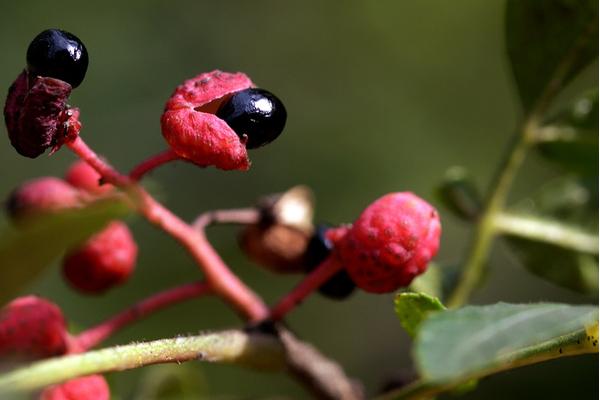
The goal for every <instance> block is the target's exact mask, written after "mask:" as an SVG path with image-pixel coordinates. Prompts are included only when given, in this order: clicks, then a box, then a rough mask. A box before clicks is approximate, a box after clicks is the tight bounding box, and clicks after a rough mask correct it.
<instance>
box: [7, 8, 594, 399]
mask: <svg viewBox="0 0 600 400" xmlns="http://www.w3.org/2000/svg"><path fill="white" fill-rule="evenodd" d="M503 7H504V2H503V1H500V0H487V1H475V0H470V1H467V0H463V1H453V2H450V1H444V0H435V1H434V0H429V1H417V0H413V1H394V0H382V1H368V2H367V1H347V2H333V1H328V2H323V1H317V0H311V1H303V2H280V1H275V0H272V1H252V2H250V1H241V0H238V1H222V2H207V1H156V0H151V1H149V0H145V1H141V0H130V1H119V2H116V1H103V2H81V1H56V2H47V1H19V2H16V1H15V2H8V1H3V2H2V3H1V4H0V49H1V50H2V62H1V63H0V87H2V88H8V87H9V85H10V84H11V82H12V81H13V80H14V78H15V77H16V76H17V74H18V73H19V72H20V70H21V69H22V68H23V66H24V62H25V50H26V48H27V45H28V44H29V41H30V40H31V39H32V38H33V37H34V36H35V35H36V34H37V33H39V32H40V31H42V30H43V29H46V28H50V27H57V28H61V29H65V30H68V31H71V32H73V33H75V34H76V35H78V36H79V37H80V38H81V39H82V40H83V41H84V43H85V44H86V46H87V48H88V51H89V54H90V67H89V70H88V74H87V77H86V80H85V82H84V83H83V85H82V86H81V87H80V88H79V89H77V90H76V91H75V93H74V94H73V96H72V98H71V103H72V104H74V105H77V106H78V107H80V108H81V110H82V121H83V123H84V130H83V131H82V136H83V137H84V138H85V140H86V141H87V142H88V143H89V144H90V145H91V146H92V147H93V148H94V149H95V150H97V151H98V152H99V153H101V154H103V155H105V156H106V157H107V158H109V160H110V161H111V162H112V163H113V164H114V165H115V166H117V167H119V168H121V169H123V170H127V169H129V168H131V167H132V166H133V165H134V164H136V163H137V162H138V161H140V160H141V159H143V158H145V157H146V156H148V155H150V154H152V153H156V152H158V151H160V150H162V149H163V148H164V147H165V144H164V141H163V138H162V136H161V134H160V130H159V123H158V121H159V117H160V113H161V111H162V107H163V104H164V102H165V100H166V99H167V98H168V96H169V95H170V94H171V92H172V90H173V89H174V88H175V86H176V85H178V84H179V83H180V82H182V81H183V80H184V79H187V78H189V77H192V76H194V75H196V74H198V73H200V72H203V71H208V70H212V69H216V68H218V69H222V70H225V71H244V72H246V73H247V74H248V75H250V77H252V79H253V80H254V82H255V83H257V84H258V85H259V86H262V87H264V88H266V89H268V90H270V91H272V92H274V93H276V94H277V95H278V96H279V97H280V98H281V99H282V100H283V101H284V103H285V105H286V107H287V110H288V124H287V128H286V131H285V133H284V134H283V135H282V136H281V137H280V138H279V140H277V141H276V142H274V143H273V144H272V145H270V146H268V147H265V148H263V149H259V150H256V151H253V152H252V153H251V158H252V161H253V167H252V169H251V170H250V171H249V172H246V173H240V172H222V171H218V170H215V169H200V168H196V167H194V166H192V165H187V164H184V163H178V164H172V165H168V166H166V167H164V168H162V169H160V170H158V171H156V172H155V173H153V175H152V178H151V180H150V181H149V182H148V187H149V188H151V190H153V191H154V192H155V193H157V195H158V196H159V198H161V199H162V200H163V201H165V202H166V203H167V204H168V206H169V207H171V208H172V209H173V210H174V211H175V212H176V213H177V214H179V215H181V216H182V217H184V218H186V219H192V218H194V216H195V215H196V214H198V213H199V212H202V211H204V210H209V209H214V208H228V207H240V206H246V205H248V204H250V203H252V202H253V201H254V199H256V198H257V197H259V196H261V195H263V194H266V193H272V192H278V191H283V190H285V189H287V188H289V187H291V186H293V185H296V184H299V183H302V184H307V185H309V186H310V187H312V188H313V189H314V191H315V193H316V196H317V206H318V207H317V211H316V214H317V219H318V220H319V221H327V222H332V223H341V222H348V221H351V220H353V219H354V218H355V217H356V216H357V215H358V214H359V212H360V211H361V210H362V209H363V208H364V207H365V206H366V205H367V204H369V203H370V202H371V201H372V200H374V199H375V198H377V197H379V196H380V195H382V194H384V193H387V192H392V191H405V190H409V191H413V192H415V193H417V194H419V195H420V196H422V197H424V198H426V199H428V200H430V201H432V202H434V204H436V205H439V204H437V203H436V200H435V198H434V196H433V188H434V186H435V184H436V183H437V182H438V181H439V180H440V179H441V177H442V176H443V173H444V171H445V170H446V169H447V167H449V166H451V165H457V164H458V165H463V166H465V167H467V168H468V169H469V170H470V171H471V172H472V173H473V176H474V178H475V181H476V182H477V183H478V184H479V185H480V186H481V187H482V188H485V185H486V183H487V182H488V181H489V179H490V177H491V175H492V173H493V170H494V168H495V166H496V165H497V163H498V162H499V160H500V159H501V156H502V149H503V148H504V147H505V146H506V145H507V144H508V141H509V137H510V135H511V133H512V132H513V130H514V129H515V127H516V124H517V122H518V119H519V116H520V109H519V104H518V101H517V99H516V95H515V92H514V89H513V82H512V78H511V74H510V68H509V66H508V63H507V59H506V57H505V54H504V39H503V35H504V33H503ZM592 85H597V64H596V65H594V66H592V68H589V69H588V70H586V71H585V72H584V74H583V76H582V77H580V78H579V79H577V80H576V81H575V82H574V83H573V84H572V85H571V87H570V88H569V89H568V90H567V94H566V95H565V96H564V97H565V98H568V97H569V94H573V93H576V92H577V91H578V89H581V88H585V87H589V86H592ZM2 130H5V129H4V127H3V128H2ZM3 135H4V139H3V141H1V142H0V196H1V197H3V198H5V197H6V195H7V194H8V193H9V192H10V190H11V189H12V188H14V187H15V186H17V185H18V184H19V183H20V182H22V181H24V180H26V179H29V178H32V177H35V176H40V175H58V176H61V175H62V174H63V173H64V171H65V169H66V168H67V166H68V165H69V164H70V163H71V162H72V161H73V160H74V157H73V156H72V155H71V154H70V153H69V152H68V151H66V150H63V151H60V152H59V153H57V154H56V155H54V156H52V157H46V156H41V157H40V158H39V159H36V160H35V161H32V160H29V159H25V158H22V157H20V156H18V155H17V153H16V152H15V151H14V150H13V149H12V147H11V146H10V144H9V142H8V139H7V137H6V134H5V133H3ZM524 171H525V173H524V174H523V175H522V176H521V177H520V178H519V180H518V181H517V184H516V187H515V193H516V194H517V195H519V194H525V193H527V191H528V190H531V189H533V188H535V187H536V186H537V185H539V182H541V180H542V179H545V178H548V177H551V176H554V175H557V174H558V171H557V170H555V169H553V168H552V166H550V165H548V164H547V163H545V162H543V161H542V160H540V159H538V158H537V157H536V156H535V155H532V156H531V157H529V159H528V161H527V163H526V165H525V167H524ZM440 211H441V214H442V220H443V228H444V235H443V241H442V247H441V251H440V254H439V256H438V258H437V259H438V261H439V262H440V263H442V264H452V263H457V262H459V261H460V259H461V257H462V255H463V254H464V252H465V247H466V244H467V241H468V238H469V234H470V228H469V226H467V225H465V224H464V223H462V222H460V221H458V220H456V219H455V218H453V217H452V216H450V215H449V214H448V213H446V212H445V210H444V209H443V208H440ZM2 218H3V217H2ZM130 222H131V226H132V229H133V230H134V233H135V236H136V238H137V240H138V242H139V246H140V257H139V262H138V267H137V271H136V274H135V275H134V277H133V278H132V279H131V280H130V282H128V283H127V284H126V285H125V286H123V287H121V288H119V289H116V290H113V291H112V292H110V293H109V294H108V295H106V296H104V297H83V296H80V295H78V294H76V293H74V292H73V291H71V290H69V288H67V287H66V285H65V284H64V283H63V282H62V281H61V278H60V273H59V268H58V263H57V265H53V266H52V267H49V268H48V269H47V271H46V272H45V273H44V275H43V276H41V277H40V278H39V280H37V281H36V282H35V283H34V284H33V285H32V286H31V287H30V288H28V289H27V292H32V293H37V294H40V295H42V296H45V297H48V298H50V299H52V300H54V301H56V302H57V303H58V304H59V305H60V306H61V307H62V308H63V309H64V310H65V313H66V314H67V315H68V317H69V319H70V321H72V323H73V325H74V326H75V327H86V326H89V325H90V324H94V323H96V322H99V321H101V320H102V319H104V318H105V317H107V316H109V315H111V314H113V313H114V312H116V311H118V310H119V309H121V308H122V307H124V306H126V305H129V304H131V303H132V302H134V301H135V300H137V299H139V298H141V297H144V296H146V295H148V294H150V293H152V292H153V291H156V290H160V289H162V288H165V287H168V286H171V285H175V284H178V283H182V282H186V281H190V280H195V279H198V277H199V274H198V271H197V268H196V267H195V266H194V265H193V263H192V262H191V260H190V259H189V258H188V256H187V254H185V252H184V251H183V250H182V249H181V248H179V247H178V246H177V245H176V244H175V243H174V242H173V241H172V240H171V239H169V238H167V237H166V236H165V235H164V234H163V233H162V232H159V231H157V230H156V229H154V228H153V227H151V226H149V225H148V224H147V223H146V222H145V221H143V220H141V219H139V218H138V219H132V220H131V221H130ZM5 223H6V222H5V221H4V220H3V221H2V224H5ZM235 234H236V231H235V229H233V228H214V229H212V230H211V231H210V237H211V240H212V241H213V243H214V245H215V246H216V247H217V249H218V250H219V251H220V252H221V254H222V255H223V257H224V258H225V260H226V261H227V262H228V263H229V264H230V265H231V266H232V268H233V269H234V270H235V271H236V273H238V274H239V275H240V276H241V277H242V278H243V279H244V280H245V281H246V282H248V284H249V285H250V286H251V287H253V288H255V289H256V290H257V291H258V292H259V293H261V294H262V295H264V297H265V299H266V300H267V301H269V302H273V301H275V300H276V299H277V298H279V297H280V296H281V295H283V294H284V293H285V292H286V291H287V290H289V289H290V288H291V287H292V286H293V285H294V284H295V282H296V281H297V280H298V278H297V277H283V278H282V277H279V276H273V275H272V274H269V273H268V272H265V271H263V270H261V269H258V268H257V267H256V266H255V265H253V264H252V263H250V262H249V261H247V260H246V259H245V258H244V256H243V255H242V254H241V253H240V251H239V249H238V247H237V244H236V238H235ZM35 245H43V244H35ZM33 246H34V245H33V244H32V248H33ZM1 267H2V268H8V267H10V266H5V265H3V266H1ZM490 267H491V269H490V271H491V272H490V273H489V276H488V280H487V282H486V285H485V287H484V288H482V289H481V290H480V291H479V292H478V293H477V294H476V295H475V296H474V298H473V302H476V303H482V304H484V303H492V302H496V301H500V300H502V301H507V302H528V301H540V300H546V301H564V302H571V303H588V302H594V303H595V302H597V298H590V297H584V296H582V295H577V294H575V293H572V292H569V291H566V290H563V289H560V288H557V287H555V286H552V285H551V284H549V283H546V282H544V281H542V280H540V279H538V278H535V277H533V276H532V275H530V274H529V273H527V272H526V271H525V270H524V269H523V268H522V267H521V266H520V265H519V263H518V261H517V260H516V258H515V257H514V256H513V255H512V253H510V252H509V251H508V249H506V247H505V246H503V245H502V244H501V243H499V244H498V246H496V247H495V250H494V252H493V257H492V259H491V261H490ZM392 298H393V297H392V295H383V296H374V295H368V294H363V293H357V294H355V295H354V296H353V297H352V298H351V299H350V300H348V301H345V302H343V303H338V302H331V301H328V300H325V299H322V298H320V297H319V296H314V297H313V298H311V299H310V300H308V301H307V302H305V304H304V305H303V306H302V307H300V308H299V309H298V310H297V311H295V312H294V313H293V314H292V315H291V316H290V317H289V320H288V321H289V324H290V326H291V327H292V328H293V329H294V330H295V331H296V332H297V333H298V334H299V335H300V336H301V337H302V338H305V339H307V340H309V341H311V342H313V343H315V344H316V345H317V346H318V347H319V348H321V349H322V350H323V351H324V352H325V353H326V354H328V355H331V356H332V357H334V358H335V359H337V360H339V361H340V362H341V363H342V364H343V365H344V367H345V368H346V370H347V372H348V373H349V374H350V375H352V376H356V377H358V378H360V379H361V380H362V381H363V382H364V383H365V385H366V388H367V391H368V393H370V394H374V393H376V392H377V391H378V390H379V388H380V387H381V386H382V385H383V383H384V382H385V381H386V380H387V379H388V378H390V377H393V376H395V375H397V374H398V373H399V371H402V370H406V369H408V368H410V352H409V346H410V341H409V338H408V336H407V335H406V334H405V333H404V331H403V330H402V329H401V327H400V324H399V323H398V321H397V319H396V317H395V314H394V312H393V305H392ZM231 326H239V321H238V320H237V318H236V316H235V315H234V314H233V313H232V312H231V311H230V310H229V309H228V308H227V307H225V306H224V305H222V304H221V303H220V302H218V301H216V300H214V299H202V300H196V301H191V302H189V303H187V304H183V305H180V306H177V307H174V308H173V309H170V310H167V311H163V312H161V313H159V314H158V315H155V316H153V317H151V318H149V319H148V320H146V321H143V322H142V323H139V324H138V325H136V326H134V327H131V328H129V329H127V330H125V331H123V332H122V333H120V334H119V335H117V336H115V337H114V338H113V339H112V340H111V341H110V343H126V342H129V341H131V340H144V339H153V338H160V337H168V336H173V335H176V334H182V333H183V334H185V333H190V332H197V331H199V330H208V329H219V328H225V327H231ZM157 368H161V367H149V368H146V369H143V370H136V371H131V372H124V373H118V374H111V375H109V380H110V382H111V385H112V388H113V394H114V398H116V399H129V398H133V396H134V394H135V393H136V391H137V390H139V387H140V385H141V383H140V382H141V380H140V378H141V377H142V375H143V374H146V373H147V372H148V371H151V370H153V369H157ZM185 368H191V369H193V373H194V377H195V379H197V382H198V384H199V385H201V386H202V387H203V389H202V390H203V391H204V393H205V396H207V397H209V398H229V397H228V396H230V395H231V396H233V395H239V396H241V397H242V398H258V397H260V398H265V397H270V398H274V397H276V396H287V397H291V398H305V397H307V395H306V394H305V393H304V392H303V391H302V389H300V388H299V387H298V386H297V385H296V384H295V383H294V382H293V381H291V380H290V379H289V378H288V377H287V376H285V375H284V374H266V373H259V372H254V371H248V370H243V369H239V368H236V367H229V366H214V365H205V364H200V363H193V364H189V363H188V364H187V367H185ZM597 374H598V369H597V358H596V357H582V358H578V359H570V360H561V361H559V362H556V363H553V364H548V365H540V366H536V367H530V368H526V369H522V370H518V371H513V372H510V373H506V374H502V375H500V376H497V377H494V378H491V379H486V380H484V381H483V382H481V383H480V386H479V389H478V390H477V391H475V392H473V393H471V394H469V395H468V396H467V397H468V398H472V399H475V398H481V399H492V398H498V399H504V398H538V397H539V398H542V397H543V398H565V396H568V397H569V398H571V397H572V398H576V397H577V395H576V393H575V392H577V393H578V394H580V395H582V396H584V397H585V398H588V397H589V398H592V397H593V398H597V391H598V387H597V380H596V377H597ZM550 382H552V384H551V385H550V384H549V383H550ZM532 396H533V397H532Z"/></svg>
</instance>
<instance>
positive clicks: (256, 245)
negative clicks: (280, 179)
mask: <svg viewBox="0 0 600 400" xmlns="http://www.w3.org/2000/svg"><path fill="white" fill-rule="evenodd" d="M257 207H258V208H259V210H260V212H261V220H260V222H259V223H258V224H254V225H249V226H247V227H246V228H245V229H244V230H243V231H242V232H241V235H240V239H239V241H240V246H241V247H242V249H243V250H244V252H245V253H246V254H247V255H248V256H249V257H250V258H251V259H252V260H254V261H256V262H257V263H258V264H260V265H261V266H264V267H265V268H267V269H270V270H272V271H275V272H279V273H300V272H303V270H304V252H305V251H306V247H307V245H308V242H309V240H310V238H311V235H312V233H313V230H314V227H313V221H312V219H313V208H314V201H313V194H312V191H311V190H310V189H309V188H308V187H306V186H295V187H293V188H291V189H290V190H288V191H286V192H284V193H278V194H274V195H270V196H267V197H264V198H262V199H261V200H259V203H258V206H257Z"/></svg>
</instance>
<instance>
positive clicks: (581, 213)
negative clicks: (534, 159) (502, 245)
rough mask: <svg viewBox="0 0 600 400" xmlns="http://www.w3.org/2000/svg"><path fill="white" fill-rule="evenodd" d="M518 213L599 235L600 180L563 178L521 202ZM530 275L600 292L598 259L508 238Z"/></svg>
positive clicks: (595, 256) (526, 240)
mask: <svg viewBox="0 0 600 400" xmlns="http://www.w3.org/2000/svg"><path fill="white" fill-rule="evenodd" d="M513 209H514V210H515V213H517V214H526V215H532V216H534V217H537V218H540V219H546V220H548V221H557V222H560V223H561V224H565V225H568V226H571V227H576V228H577V229H578V230H580V231H582V232H589V234H590V235H592V236H593V235H597V234H598V186H597V181H596V180H595V179H593V180H584V179H580V178H575V177H570V176H569V177H563V178H560V179H557V180H556V181H554V182H551V183H550V184H547V185H545V186H544V187H542V189H541V190H540V191H539V192H538V193H536V194H534V195H533V196H532V197H530V198H526V199H524V200H523V201H521V202H520V203H518V204H517V205H516V206H515V207H514V208H513ZM507 240H508V242H509V243H510V245H511V247H513V248H514V249H515V251H516V253H517V255H518V256H519V259H520V260H521V262H522V263H523V265H524V266H525V268H527V270H529V272H531V273H533V274H535V275H537V276H539V277H541V278H544V279H546V280H548V281H550V282H552V283H554V284H556V285H559V286H562V287H565V288H568V289H571V290H575V291H579V292H582V293H589V294H593V293H597V290H598V256H597V254H587V253H582V252H579V251H575V250H573V249H569V248H566V247H560V246H556V245H552V244H549V243H544V242H541V241H535V240H532V239H525V238H517V237H513V236H509V237H507Z"/></svg>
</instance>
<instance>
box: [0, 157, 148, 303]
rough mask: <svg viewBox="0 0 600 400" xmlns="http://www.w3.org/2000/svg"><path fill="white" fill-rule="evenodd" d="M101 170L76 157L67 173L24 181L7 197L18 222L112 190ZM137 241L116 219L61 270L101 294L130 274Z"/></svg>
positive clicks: (74, 284)
mask: <svg viewBox="0 0 600 400" xmlns="http://www.w3.org/2000/svg"><path fill="white" fill-rule="evenodd" d="M100 183H101V181H100V175H99V174H98V173H97V172H96V171H95V170H94V169H93V168H92V167H90V166H89V165H88V164H86V163H85V162H83V161H77V162H75V163H74V164H73V165H72V166H71V167H70V168H69V170H68V171H67V173H66V175H65V179H64V180H63V179H59V178H55V177H43V178H38V179H35V180H32V181H29V182H26V183H24V184H22V185H21V186H20V187H18V188H17V189H16V190H15V191H13V192H12V194H11V195H10V197H9V199H8V201H7V212H8V216H9V217H10V219H11V220H12V221H13V222H14V223H15V225H17V226H19V225H21V226H23V225H27V224H28V223H29V222H31V221H33V220H35V219H36V218H39V217H41V216H44V215H48V214H51V213H53V212H58V211H65V210H68V209H74V208H77V207H80V206H83V205H85V204H86V203H88V202H89V201H94V200H96V199H98V198H99V197H102V196H107V195H110V194H111V192H112V191H114V188H113V187H112V185H108V184H105V185H101V184H100ZM137 250H138V249H137V245H136V243H135V240H134V238H133V235H132V234H131V232H130V230H129V228H128V227H127V225H126V224H125V223H123V222H122V221H112V222H110V223H109V224H108V225H107V226H106V227H105V228H104V229H102V230H101V231H100V232H98V233H96V234H95V235H94V236H92V237H90V238H89V239H88V240H87V241H86V242H85V243H82V244H80V245H79V246H77V247H76V248H74V249H72V250H70V251H69V252H68V253H67V254H66V256H65V257H64V259H63V263H62V265H63V276H64V278H65V279H66V281H67V282H68V283H69V284H70V285H71V286H72V287H73V288H75V289H76V290H78V291H80V292H83V293H90V294H100V293H104V292H105V291H107V290H108V289H110V288H112V287H114V286H115V285H118V284H121V283H123V282H125V281H126V280H127V279H128V278H129V277H130V276H131V274H132V272H133V270H134V268H135V263H136V258H137Z"/></svg>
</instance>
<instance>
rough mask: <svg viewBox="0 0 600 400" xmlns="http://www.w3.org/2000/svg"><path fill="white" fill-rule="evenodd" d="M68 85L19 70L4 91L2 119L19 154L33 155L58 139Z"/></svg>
mask: <svg viewBox="0 0 600 400" xmlns="http://www.w3.org/2000/svg"><path fill="white" fill-rule="evenodd" d="M71 89H72V88H71V85H69V84H68V83H67V82H64V81H61V80H60V79H54V78H47V77H40V76H38V77H35V78H30V77H28V76H27V72H26V71H23V72H22V73H21V74H20V75H19V76H18V77H17V79H16V80H15V82H14V83H13V84H12V86H11V87H10V89H9V91H8V96H7V98H6V104H5V106H4V119H5V122H6V128H7V130H8V136H9V138H10V142H11V144H12V145H13V147H14V148H15V149H16V150H17V152H19V154H21V155H23V156H25V157H30V158H36V157H37V156H39V155H40V154H42V153H43V152H44V151H46V149H47V148H49V147H52V146H53V145H54V144H56V143H57V142H59V141H60V137H59V136H60V135H61V133H62V131H63V125H64V123H65V122H66V119H67V117H68V116H67V115H66V113H65V111H66V110H67V99H68V97H69V95H70V94H71Z"/></svg>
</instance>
